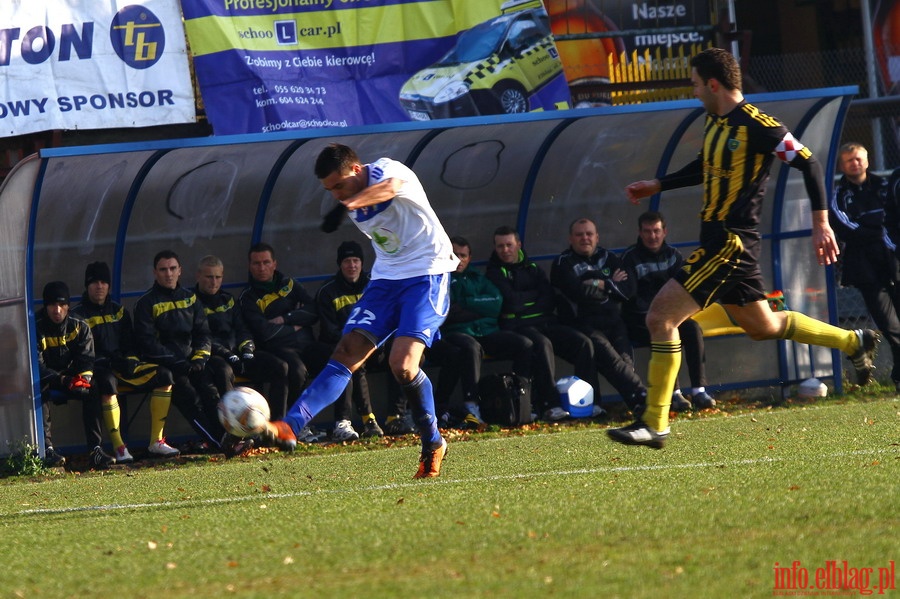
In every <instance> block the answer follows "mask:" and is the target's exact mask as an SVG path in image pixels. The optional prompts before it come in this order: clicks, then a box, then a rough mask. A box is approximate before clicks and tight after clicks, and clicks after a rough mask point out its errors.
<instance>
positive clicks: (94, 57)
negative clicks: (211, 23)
mask: <svg viewBox="0 0 900 599" xmlns="http://www.w3.org/2000/svg"><path fill="white" fill-rule="evenodd" d="M0 24H2V25H0V72H2V73H3V78H2V83H0V85H2V94H3V97H2V99H0V137H8V136H13V135H22V134H25V133H33V132H36V131H47V130H51V129H105V128H114V127H146V126H150V125H164V124H171V123H187V122H193V121H194V120H195V118H196V109H195V107H194V93H193V88H192V86H191V77H190V70H189V68H188V61H187V51H186V48H185V40H184V27H183V25H182V22H181V14H180V13H179V10H178V3H177V2H175V0H106V1H104V2H94V1H91V2H84V1H81V0H55V1H51V0H28V1H27V2H0Z"/></svg>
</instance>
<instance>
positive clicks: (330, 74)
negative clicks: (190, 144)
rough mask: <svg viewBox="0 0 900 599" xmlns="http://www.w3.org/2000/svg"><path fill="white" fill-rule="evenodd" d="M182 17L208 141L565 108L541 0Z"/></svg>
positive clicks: (196, 1)
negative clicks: (211, 136)
mask: <svg viewBox="0 0 900 599" xmlns="http://www.w3.org/2000/svg"><path fill="white" fill-rule="evenodd" d="M182 10H183V11H184V17H185V28H186V30H187V34H188V39H189V40H190V45H191V52H192V54H193V56H194V68H195V72H196V76H197V81H198V83H199V85H200V89H201V92H202V94H203V98H204V105H205V107H206V113H207V118H208V119H209V121H210V123H211V124H212V126H213V130H214V132H215V133H216V134H217V135H225V134H237V133H260V132H270V131H282V130H291V129H308V128H323V127H350V126H356V125H365V124H376V123H390V122H398V121H409V120H412V119H432V118H444V117H451V116H473V115H478V114H496V113H500V112H525V111H530V110H547V109H557V108H568V107H569V103H570V98H569V93H568V89H567V88H566V86H565V80H564V76H563V75H562V68H561V65H560V62H559V56H558V54H557V53H556V49H555V46H554V45H553V42H552V37H550V34H549V24H548V20H547V14H546V11H544V9H543V6H542V5H541V3H540V1H539V0H512V1H509V0H507V1H506V2H501V0H481V1H479V2H472V1H471V0H443V1H440V2H436V1H430V0H365V1H362V0H356V1H351V0H189V1H188V0H182ZM469 31H474V32H476V33H477V35H472V36H470V38H471V39H468V40H467V41H466V42H465V43H463V36H465V35H466V32H469ZM470 44H474V45H470ZM457 48H459V49H461V50H465V51H466V52H463V53H462V54H466V55H465V56H457V55H456V54H454V51H455V50H456V49H457ZM448 55H450V58H449V59H448V60H446V61H444V60H443V59H444V58H446V57H447V56H448ZM442 61H443V62H442ZM438 63H441V65H440V67H438V66H437V64H438ZM560 82H561V84H560Z"/></svg>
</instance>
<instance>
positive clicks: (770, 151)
mask: <svg viewBox="0 0 900 599" xmlns="http://www.w3.org/2000/svg"><path fill="white" fill-rule="evenodd" d="M775 158H779V159H781V160H783V161H784V162H786V163H788V164H789V165H790V166H792V167H794V168H796V169H798V170H800V171H802V172H803V175H804V183H805V185H806V190H807V193H808V194H809V197H810V201H811V202H812V205H813V206H812V207H813V210H825V209H826V196H825V186H824V181H823V179H822V169H821V166H820V165H819V164H818V161H817V160H816V158H815V157H814V156H813V155H812V152H811V151H810V150H809V148H807V147H805V146H804V145H803V144H802V143H800V140H798V139H795V138H794V136H793V135H792V134H791V132H790V131H788V129H787V127H785V126H784V125H783V124H782V123H781V122H780V121H779V120H778V119H776V118H774V117H772V116H769V115H767V114H766V113H764V112H762V111H761V110H759V109H758V108H757V107H756V106H754V105H753V104H749V103H748V102H746V101H743V102H741V103H740V104H738V105H737V107H735V109H734V110H732V111H731V112H730V113H728V114H727V115H725V116H719V115H715V114H707V115H706V122H705V125H704V134H703V147H702V148H701V149H700V152H699V155H698V158H697V160H695V161H693V162H691V163H690V164H688V165H687V166H685V167H684V168H683V169H681V170H679V171H678V172H675V173H672V174H670V175H666V176H665V177H662V178H660V184H661V189H662V190H663V191H665V190H667V189H675V188H677V187H684V186H687V185H696V184H699V183H703V189H704V191H703V209H702V210H701V212H700V219H701V220H702V221H703V222H722V223H724V224H725V225H726V226H728V227H733V228H739V229H751V228H755V227H756V226H757V225H758V224H759V214H760V207H761V205H762V200H763V197H764V196H765V192H766V182H767V181H768V179H769V170H770V169H771V167H772V162H773V161H774V159H775Z"/></svg>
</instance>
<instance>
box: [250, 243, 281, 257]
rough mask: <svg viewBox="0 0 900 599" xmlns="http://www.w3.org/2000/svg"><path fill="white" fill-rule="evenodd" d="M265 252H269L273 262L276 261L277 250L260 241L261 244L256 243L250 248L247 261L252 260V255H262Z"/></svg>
mask: <svg viewBox="0 0 900 599" xmlns="http://www.w3.org/2000/svg"><path fill="white" fill-rule="evenodd" d="M263 252H269V254H271V256H272V260H274V259H275V248H273V247H272V246H271V245H269V244H268V243H263V242H262V241H260V242H259V243H254V244H253V245H252V246H250V251H249V252H247V260H249V259H250V254H261V253H263Z"/></svg>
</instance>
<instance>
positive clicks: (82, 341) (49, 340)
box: [35, 281, 115, 468]
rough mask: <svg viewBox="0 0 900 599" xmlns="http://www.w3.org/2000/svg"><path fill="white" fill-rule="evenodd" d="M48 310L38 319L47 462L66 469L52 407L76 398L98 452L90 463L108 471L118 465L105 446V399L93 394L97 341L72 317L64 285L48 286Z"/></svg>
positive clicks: (89, 439) (89, 438)
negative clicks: (102, 422)
mask: <svg viewBox="0 0 900 599" xmlns="http://www.w3.org/2000/svg"><path fill="white" fill-rule="evenodd" d="M43 300H44V307H43V308H41V310H40V311H39V312H38V313H37V315H36V317H35V332H36V334H37V354H38V374H39V376H40V384H41V402H42V404H43V410H42V416H43V426H44V463H45V465H47V466H62V465H63V464H65V463H66V459H65V458H64V457H63V456H61V455H60V454H58V453H57V452H56V450H55V449H54V447H53V437H52V434H51V426H50V403H55V404H64V403H66V401H68V400H69V399H77V400H80V401H81V404H82V420H83V423H84V436H85V438H86V439H87V442H88V446H89V447H93V450H92V452H91V464H92V465H93V466H96V467H100V468H103V467H107V466H109V465H110V464H113V463H115V460H114V459H113V458H112V457H111V456H109V455H107V454H105V453H104V452H103V450H102V449H101V447H100V444H101V442H102V441H103V436H102V432H101V430H102V429H101V427H100V400H99V399H98V398H97V396H96V395H95V394H93V393H91V378H92V376H93V374H94V372H93V370H94V338H93V336H92V335H91V328H90V327H89V326H88V325H87V323H86V322H84V321H83V320H82V319H80V318H78V317H77V316H75V315H73V314H69V287H68V285H66V284H65V283H64V282H62V281H52V282H50V283H47V284H46V285H45V286H44V292H43Z"/></svg>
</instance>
